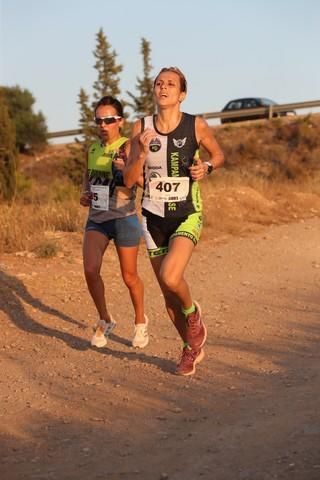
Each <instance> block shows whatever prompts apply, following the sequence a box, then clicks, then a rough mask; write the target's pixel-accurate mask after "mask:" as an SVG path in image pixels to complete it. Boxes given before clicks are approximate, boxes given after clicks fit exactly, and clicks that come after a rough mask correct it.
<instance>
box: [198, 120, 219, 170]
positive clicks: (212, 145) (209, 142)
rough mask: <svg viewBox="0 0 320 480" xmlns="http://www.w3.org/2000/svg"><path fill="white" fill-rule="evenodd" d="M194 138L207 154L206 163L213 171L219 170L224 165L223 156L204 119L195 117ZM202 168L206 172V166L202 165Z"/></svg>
mask: <svg viewBox="0 0 320 480" xmlns="http://www.w3.org/2000/svg"><path fill="white" fill-rule="evenodd" d="M196 137H197V141H198V143H199V144H200V146H202V147H203V148H204V149H205V150H206V151H207V152H208V154H209V159H208V161H209V162H210V163H211V165H212V166H213V168H214V170H216V169H217V168H220V167H221V166H222V165H223V163H224V154H223V152H222V150H221V148H220V145H219V144H218V142H217V141H216V139H215V137H214V135H213V133H212V130H211V128H210V127H209V125H208V123H207V122H206V120H204V118H201V117H196ZM204 168H206V170H207V165H206V164H204ZM205 173H206V172H205Z"/></svg>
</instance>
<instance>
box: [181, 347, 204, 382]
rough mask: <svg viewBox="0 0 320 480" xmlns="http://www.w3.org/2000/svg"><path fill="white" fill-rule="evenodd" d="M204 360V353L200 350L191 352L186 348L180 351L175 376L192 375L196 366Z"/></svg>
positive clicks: (190, 349)
mask: <svg viewBox="0 0 320 480" xmlns="http://www.w3.org/2000/svg"><path fill="white" fill-rule="evenodd" d="M203 358H204V351H203V349H202V348H200V350H192V348H190V347H189V346H186V347H184V348H183V350H182V355H181V360H180V362H179V363H178V365H177V368H176V374H177V375H183V376H185V377H186V376H188V375H193V374H194V372H195V371H196V364H197V363H200V362H201V360H203Z"/></svg>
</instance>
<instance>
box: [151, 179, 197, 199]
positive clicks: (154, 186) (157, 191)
mask: <svg viewBox="0 0 320 480" xmlns="http://www.w3.org/2000/svg"><path fill="white" fill-rule="evenodd" d="M189 182H190V179H189V177H159V178H151V179H150V181H149V193H150V200H153V201H156V202H182V201H183V200H186V198H187V196H188V193H189Z"/></svg>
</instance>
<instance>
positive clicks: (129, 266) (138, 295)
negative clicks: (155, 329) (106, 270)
mask: <svg viewBox="0 0 320 480" xmlns="http://www.w3.org/2000/svg"><path fill="white" fill-rule="evenodd" d="M116 249H117V253H118V257H119V262H120V268H121V274H122V278H123V281H124V283H125V284H126V286H127V287H128V289H129V293H130V297H131V301H132V305H133V308H134V311H135V324H138V323H145V318H144V304H143V295H144V288H143V282H142V280H141V278H140V277H139V275H138V271H137V257H138V249H139V246H138V245H137V246H134V247H119V246H116Z"/></svg>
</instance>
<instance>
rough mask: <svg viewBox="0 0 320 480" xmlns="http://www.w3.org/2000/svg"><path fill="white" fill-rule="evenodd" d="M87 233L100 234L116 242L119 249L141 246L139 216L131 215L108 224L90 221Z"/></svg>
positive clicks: (86, 228)
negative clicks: (94, 232)
mask: <svg viewBox="0 0 320 480" xmlns="http://www.w3.org/2000/svg"><path fill="white" fill-rule="evenodd" d="M85 230H86V232H90V231H96V232H100V233H102V234H103V235H105V236H106V237H108V238H109V240H114V243H115V244H116V245H117V246H118V247H135V246H136V245H139V243H140V239H141V235H142V229H141V225H140V222H139V219H138V217H137V215H130V216H128V217H123V218H115V219H114V220H108V221H107V222H102V223H96V222H93V221H92V220H88V221H87V224H86V227H85Z"/></svg>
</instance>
